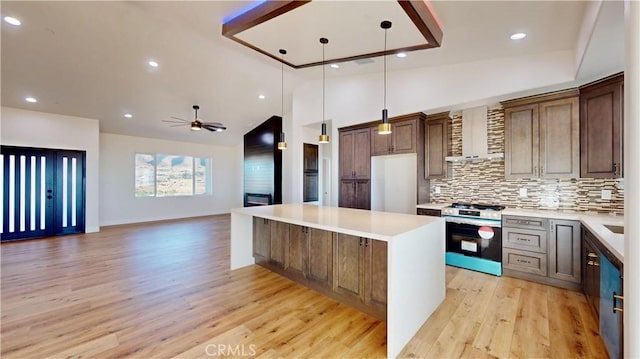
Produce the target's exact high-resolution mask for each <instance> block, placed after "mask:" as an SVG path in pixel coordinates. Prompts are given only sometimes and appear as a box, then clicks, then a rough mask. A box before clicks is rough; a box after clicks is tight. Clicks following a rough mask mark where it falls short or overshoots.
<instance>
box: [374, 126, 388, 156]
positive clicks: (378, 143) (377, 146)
mask: <svg viewBox="0 0 640 359" xmlns="http://www.w3.org/2000/svg"><path fill="white" fill-rule="evenodd" d="M370 131H371V156H380V155H388V154H389V153H390V152H391V135H379V134H378V126H374V127H371V130H370Z"/></svg>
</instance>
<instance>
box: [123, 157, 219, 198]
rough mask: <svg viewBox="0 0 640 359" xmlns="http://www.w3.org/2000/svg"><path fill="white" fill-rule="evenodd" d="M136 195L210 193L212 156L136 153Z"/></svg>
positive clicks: (163, 195) (159, 195)
mask: <svg viewBox="0 0 640 359" xmlns="http://www.w3.org/2000/svg"><path fill="white" fill-rule="evenodd" d="M135 166H136V168H135V177H136V180H135V195H136V197H170V196H193V195H206V194H211V159H210V158H200V157H192V156H180V155H166V154H155V155H154V154H146V153H136V155H135Z"/></svg>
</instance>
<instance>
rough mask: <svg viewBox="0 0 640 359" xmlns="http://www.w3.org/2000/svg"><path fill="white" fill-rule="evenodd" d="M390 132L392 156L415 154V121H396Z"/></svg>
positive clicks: (416, 124) (416, 126) (416, 125)
mask: <svg viewBox="0 0 640 359" xmlns="http://www.w3.org/2000/svg"><path fill="white" fill-rule="evenodd" d="M392 126H393V132H391V142H392V143H391V152H392V153H394V154H401V153H415V152H416V140H417V136H416V132H417V130H418V123H417V120H406V121H398V122H394V123H393V125H392Z"/></svg>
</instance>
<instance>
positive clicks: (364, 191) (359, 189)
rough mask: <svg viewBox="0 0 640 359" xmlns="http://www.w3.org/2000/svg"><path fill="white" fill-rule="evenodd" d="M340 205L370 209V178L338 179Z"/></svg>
mask: <svg viewBox="0 0 640 359" xmlns="http://www.w3.org/2000/svg"><path fill="white" fill-rule="evenodd" d="M338 205H339V206H340V207H346V208H357V209H371V181H370V180H340V198H339V201H338Z"/></svg>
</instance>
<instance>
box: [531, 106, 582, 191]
mask: <svg viewBox="0 0 640 359" xmlns="http://www.w3.org/2000/svg"><path fill="white" fill-rule="evenodd" d="M539 116H540V172H539V173H540V177H546V178H578V177H580V132H579V110H578V98H577V97H572V98H565V99H561V100H555V101H548V102H543V103H541V104H540V113H539Z"/></svg>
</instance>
